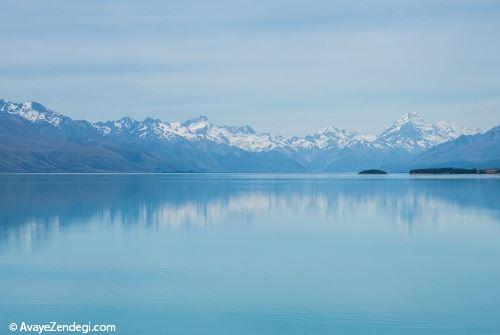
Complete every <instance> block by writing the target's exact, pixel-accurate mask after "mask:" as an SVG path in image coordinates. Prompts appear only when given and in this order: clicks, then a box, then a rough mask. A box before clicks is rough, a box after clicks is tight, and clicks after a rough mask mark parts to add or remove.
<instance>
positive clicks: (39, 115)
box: [0, 99, 66, 127]
mask: <svg viewBox="0 0 500 335" xmlns="http://www.w3.org/2000/svg"><path fill="white" fill-rule="evenodd" d="M0 112H7V113H9V114H12V115H17V116H19V117H21V118H23V119H25V120H26V121H29V122H31V123H35V122H46V123H48V124H50V125H52V126H54V127H59V126H60V125H61V123H62V122H63V120H64V119H65V118H66V117H65V116H63V115H62V114H59V113H57V112H55V111H53V110H51V109H49V108H47V107H45V106H43V105H42V104H39V103H38V102H34V101H31V102H23V103H17V102H11V101H6V100H4V99H0Z"/></svg>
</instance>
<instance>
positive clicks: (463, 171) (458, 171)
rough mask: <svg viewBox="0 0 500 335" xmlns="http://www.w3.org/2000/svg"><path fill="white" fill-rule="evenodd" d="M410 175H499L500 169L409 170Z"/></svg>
mask: <svg viewBox="0 0 500 335" xmlns="http://www.w3.org/2000/svg"><path fill="white" fill-rule="evenodd" d="M410 174H500V169H482V170H480V169H461V168H435V169H416V170H411V171H410Z"/></svg>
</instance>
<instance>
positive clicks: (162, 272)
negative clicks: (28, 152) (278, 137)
mask: <svg viewBox="0 0 500 335" xmlns="http://www.w3.org/2000/svg"><path fill="white" fill-rule="evenodd" d="M0 215H1V216H0V218H1V222H0V333H1V334H4V333H5V334H7V333H8V329H7V327H8V325H9V323H10V322H21V321H26V322H31V323H36V322H49V321H58V322H60V323H64V322H74V321H76V322H80V323H87V322H93V323H94V324H96V323H106V324H109V323H114V324H116V325H117V329H118V332H117V333H118V334H218V335H219V334H287V335H288V334H292V335H293V334H500V178H495V177H448V178H443V177H440V178H425V177H409V176H406V175H400V176H398V175H396V176H381V177H359V176H355V175H316V174H307V175H264V174H255V175H252V174H248V175H243V174H239V175H238V174H236V175H232V174H208V175H202V174H200V175H196V174H195V175H187V174H181V175H0Z"/></svg>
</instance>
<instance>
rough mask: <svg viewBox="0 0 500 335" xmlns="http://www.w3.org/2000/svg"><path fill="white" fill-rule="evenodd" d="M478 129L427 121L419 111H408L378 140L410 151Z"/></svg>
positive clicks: (471, 132)
mask: <svg viewBox="0 0 500 335" xmlns="http://www.w3.org/2000/svg"><path fill="white" fill-rule="evenodd" d="M474 133H477V131H474V130H472V129H468V128H460V127H457V126H456V125H454V124H452V123H448V122H445V121H441V122H436V123H434V124H432V123H426V122H425V121H424V120H423V119H422V117H421V116H420V115H419V114H418V113H415V112H414V113H407V114H404V115H403V116H401V117H400V118H399V119H398V120H396V121H395V122H394V123H393V124H392V125H391V126H390V127H389V128H387V129H386V130H385V131H384V132H382V134H380V136H379V138H378V141H379V142H385V143H387V144H389V145H391V146H394V147H398V148H401V149H403V150H406V151H408V152H416V151H423V150H426V149H428V148H430V147H433V146H435V145H438V144H441V143H444V142H447V141H450V140H453V139H455V138H457V137H459V136H461V135H464V134H474Z"/></svg>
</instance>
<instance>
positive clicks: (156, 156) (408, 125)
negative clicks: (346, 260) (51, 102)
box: [0, 99, 480, 171]
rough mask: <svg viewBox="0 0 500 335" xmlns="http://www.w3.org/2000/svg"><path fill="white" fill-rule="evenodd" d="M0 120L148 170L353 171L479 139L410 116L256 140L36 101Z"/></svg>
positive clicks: (204, 123) (218, 129) (241, 132)
mask: <svg viewBox="0 0 500 335" xmlns="http://www.w3.org/2000/svg"><path fill="white" fill-rule="evenodd" d="M0 115H4V116H5V118H6V119H9V120H14V121H16V122H19V121H20V120H22V121H24V122H27V124H31V125H32V127H33V128H35V129H36V130H37V131H38V132H41V133H42V134H43V135H44V136H50V137H51V138H58V139H61V138H63V139H64V140H65V141H70V142H72V143H77V144H79V145H93V146H94V147H96V146H100V147H108V146H112V147H113V148H114V149H113V150H115V151H120V150H121V151H120V152H125V151H127V150H132V149H133V150H136V153H135V154H134V155H136V156H137V157H142V158H141V159H145V158H144V157H143V156H144V155H146V156H147V157H148V162H149V160H151V161H153V162H154V163H148V164H152V166H154V168H151V170H153V171H158V170H159V171H167V170H168V171H170V170H182V171H353V170H357V169H360V168H363V167H378V166H382V165H387V164H388V165H391V164H393V163H399V162H402V161H405V160H409V159H411V157H414V156H415V155H417V154H420V153H422V152H424V151H426V150H428V149H430V148H433V147H435V146H436V145H439V144H442V143H445V142H448V141H450V140H454V139H456V138H458V137H459V136H461V135H470V134H475V133H478V132H480V130H471V129H469V128H460V127H457V126H455V125H453V124H451V123H447V122H437V123H434V124H432V123H426V122H424V120H423V119H422V118H421V117H420V116H419V115H418V114H416V113H410V114H405V115H403V116H402V117H401V118H399V119H398V120H396V121H395V122H394V123H393V124H392V125H391V126H390V127H388V128H387V129H386V130H384V131H383V132H382V133H381V134H380V135H378V136H377V135H367V134H360V133H357V132H353V131H347V130H343V129H338V128H335V127H326V128H325V129H323V130H321V131H319V132H317V133H314V134H311V135H307V136H304V137H298V136H281V135H273V134H269V133H259V132H256V131H255V130H254V129H252V128H251V127H250V126H241V127H238V126H219V125H215V124H213V123H212V122H210V121H209V120H208V119H207V118H206V117H204V116H198V117H195V118H192V119H189V120H186V121H184V122H166V121H162V120H159V119H152V118H146V119H144V120H142V121H139V120H134V119H132V118H129V117H124V118H121V119H119V120H115V121H103V122H93V123H91V122H88V121H84V120H83V121H77V120H73V119H71V118H69V117H67V116H64V115H62V114H59V113H57V112H55V111H53V110H51V109H49V108H47V107H45V106H43V105H41V104H39V103H36V102H27V103H16V102H9V101H5V100H3V99H0ZM12 118H14V119H12ZM16 118H17V119H16ZM127 152H128V151H127ZM137 157H136V159H139V158H137ZM122 158H123V157H122ZM124 159H130V157H124ZM167 163H168V164H167ZM131 164H132V165H133V164H135V162H132V163H131ZM166 166H168V169H167V168H166ZM139 170H140V169H139ZM148 171H149V170H148Z"/></svg>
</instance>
